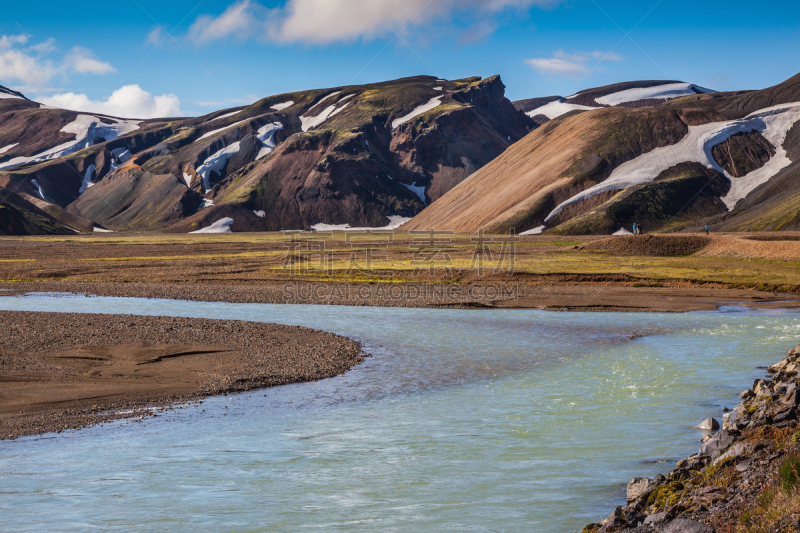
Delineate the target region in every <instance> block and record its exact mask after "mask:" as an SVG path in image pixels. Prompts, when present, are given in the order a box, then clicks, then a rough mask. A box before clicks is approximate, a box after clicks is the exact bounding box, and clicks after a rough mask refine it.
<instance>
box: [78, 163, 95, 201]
mask: <svg viewBox="0 0 800 533" xmlns="http://www.w3.org/2000/svg"><path fill="white" fill-rule="evenodd" d="M95 168H97V165H94V164H91V165H89V168H87V169H86V172H84V174H83V183H81V188H80V189H78V194H83V191H85V190H86V189H88V188H89V187H92V186H93V185H94V183H92V172H94V169H95Z"/></svg>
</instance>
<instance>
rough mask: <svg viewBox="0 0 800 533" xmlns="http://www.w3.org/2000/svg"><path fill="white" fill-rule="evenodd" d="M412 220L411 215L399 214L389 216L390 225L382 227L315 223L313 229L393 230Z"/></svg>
mask: <svg viewBox="0 0 800 533" xmlns="http://www.w3.org/2000/svg"><path fill="white" fill-rule="evenodd" d="M409 220H411V218H409V217H401V216H399V215H390V216H389V225H388V226H384V227H382V228H353V227H351V226H350V224H314V225H313V226H311V229H313V230H314V231H376V230H393V229H397V228H399V227H400V226H402V225H403V224H405V223H406V222H408V221H409Z"/></svg>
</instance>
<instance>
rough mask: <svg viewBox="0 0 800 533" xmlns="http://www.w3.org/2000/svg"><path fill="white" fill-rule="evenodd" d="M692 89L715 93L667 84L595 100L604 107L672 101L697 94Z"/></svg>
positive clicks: (687, 84)
mask: <svg viewBox="0 0 800 533" xmlns="http://www.w3.org/2000/svg"><path fill="white" fill-rule="evenodd" d="M692 89H697V90H698V91H700V92H701V93H713V92H714V91H712V90H711V89H705V88H703V87H699V86H697V85H693V84H691V83H667V84H665V85H656V86H655V87H644V88H638V89H628V90H625V91H620V92H618V93H612V94H608V95H606V96H601V97H600V98H595V102H597V103H598V104H602V105H608V106H612V107H613V106H617V105H619V104H624V103H626V102H636V101H638V100H671V99H674V98H680V97H681V96H689V95H692V94H697V93H696V92H695V91H693V90H692Z"/></svg>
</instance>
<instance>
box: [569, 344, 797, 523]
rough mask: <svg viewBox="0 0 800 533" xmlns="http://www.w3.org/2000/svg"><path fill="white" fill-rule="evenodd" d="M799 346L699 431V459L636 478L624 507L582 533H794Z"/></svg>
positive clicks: (695, 457)
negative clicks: (705, 432)
mask: <svg viewBox="0 0 800 533" xmlns="http://www.w3.org/2000/svg"><path fill="white" fill-rule="evenodd" d="M798 370H800V345H798V346H797V347H795V348H794V349H793V350H790V351H789V353H788V355H787V357H786V358H784V359H783V360H781V361H780V362H778V363H776V364H774V365H772V366H770V367H769V369H768V375H767V377H766V378H765V379H759V380H757V381H756V382H755V383H754V384H753V386H752V388H750V389H747V390H745V391H743V392H742V393H741V394H740V396H739V397H740V398H741V399H742V400H743V402H742V403H740V404H739V405H738V406H737V407H736V408H734V409H733V410H732V411H731V412H729V413H725V415H724V417H723V425H722V429H720V430H719V431H718V432H716V433H715V434H713V436H712V435H711V433H712V432H713V431H715V430H716V429H719V423H718V422H717V421H716V420H714V419H709V420H707V421H704V422H703V423H701V427H704V428H707V429H708V431H709V435H707V436H706V437H704V439H703V441H702V442H703V443H702V445H701V446H700V450H699V452H698V453H697V454H694V455H692V456H690V457H688V458H686V459H683V460H681V461H678V463H677V464H676V467H675V469H674V470H672V471H671V472H669V473H668V474H667V475H666V476H664V475H660V474H659V475H658V476H656V477H655V478H653V479H648V478H634V479H633V480H631V482H630V483H629V484H628V489H627V506H626V507H617V508H616V509H615V510H614V512H612V513H611V515H609V516H608V518H606V519H605V520H604V521H603V522H602V523H595V524H590V525H589V526H587V527H586V528H584V530H583V531H584V533H611V532H629V533H657V532H664V533H734V532H736V533H739V532H743V533H756V532H763V533H784V532H796V531H800V431H798V427H797V425H798V422H797V417H798V414H797V411H798V408H800V390H798V388H800V387H798V386H799V385H800V380H798Z"/></svg>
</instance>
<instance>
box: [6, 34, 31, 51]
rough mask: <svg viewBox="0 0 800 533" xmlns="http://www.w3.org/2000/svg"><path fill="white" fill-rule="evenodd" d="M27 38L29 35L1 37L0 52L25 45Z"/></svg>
mask: <svg viewBox="0 0 800 533" xmlns="http://www.w3.org/2000/svg"><path fill="white" fill-rule="evenodd" d="M29 38H30V36H29V35H3V36H2V37H0V50H5V49H7V48H11V47H12V46H16V45H18V44H25V43H27V42H28V39H29Z"/></svg>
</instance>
